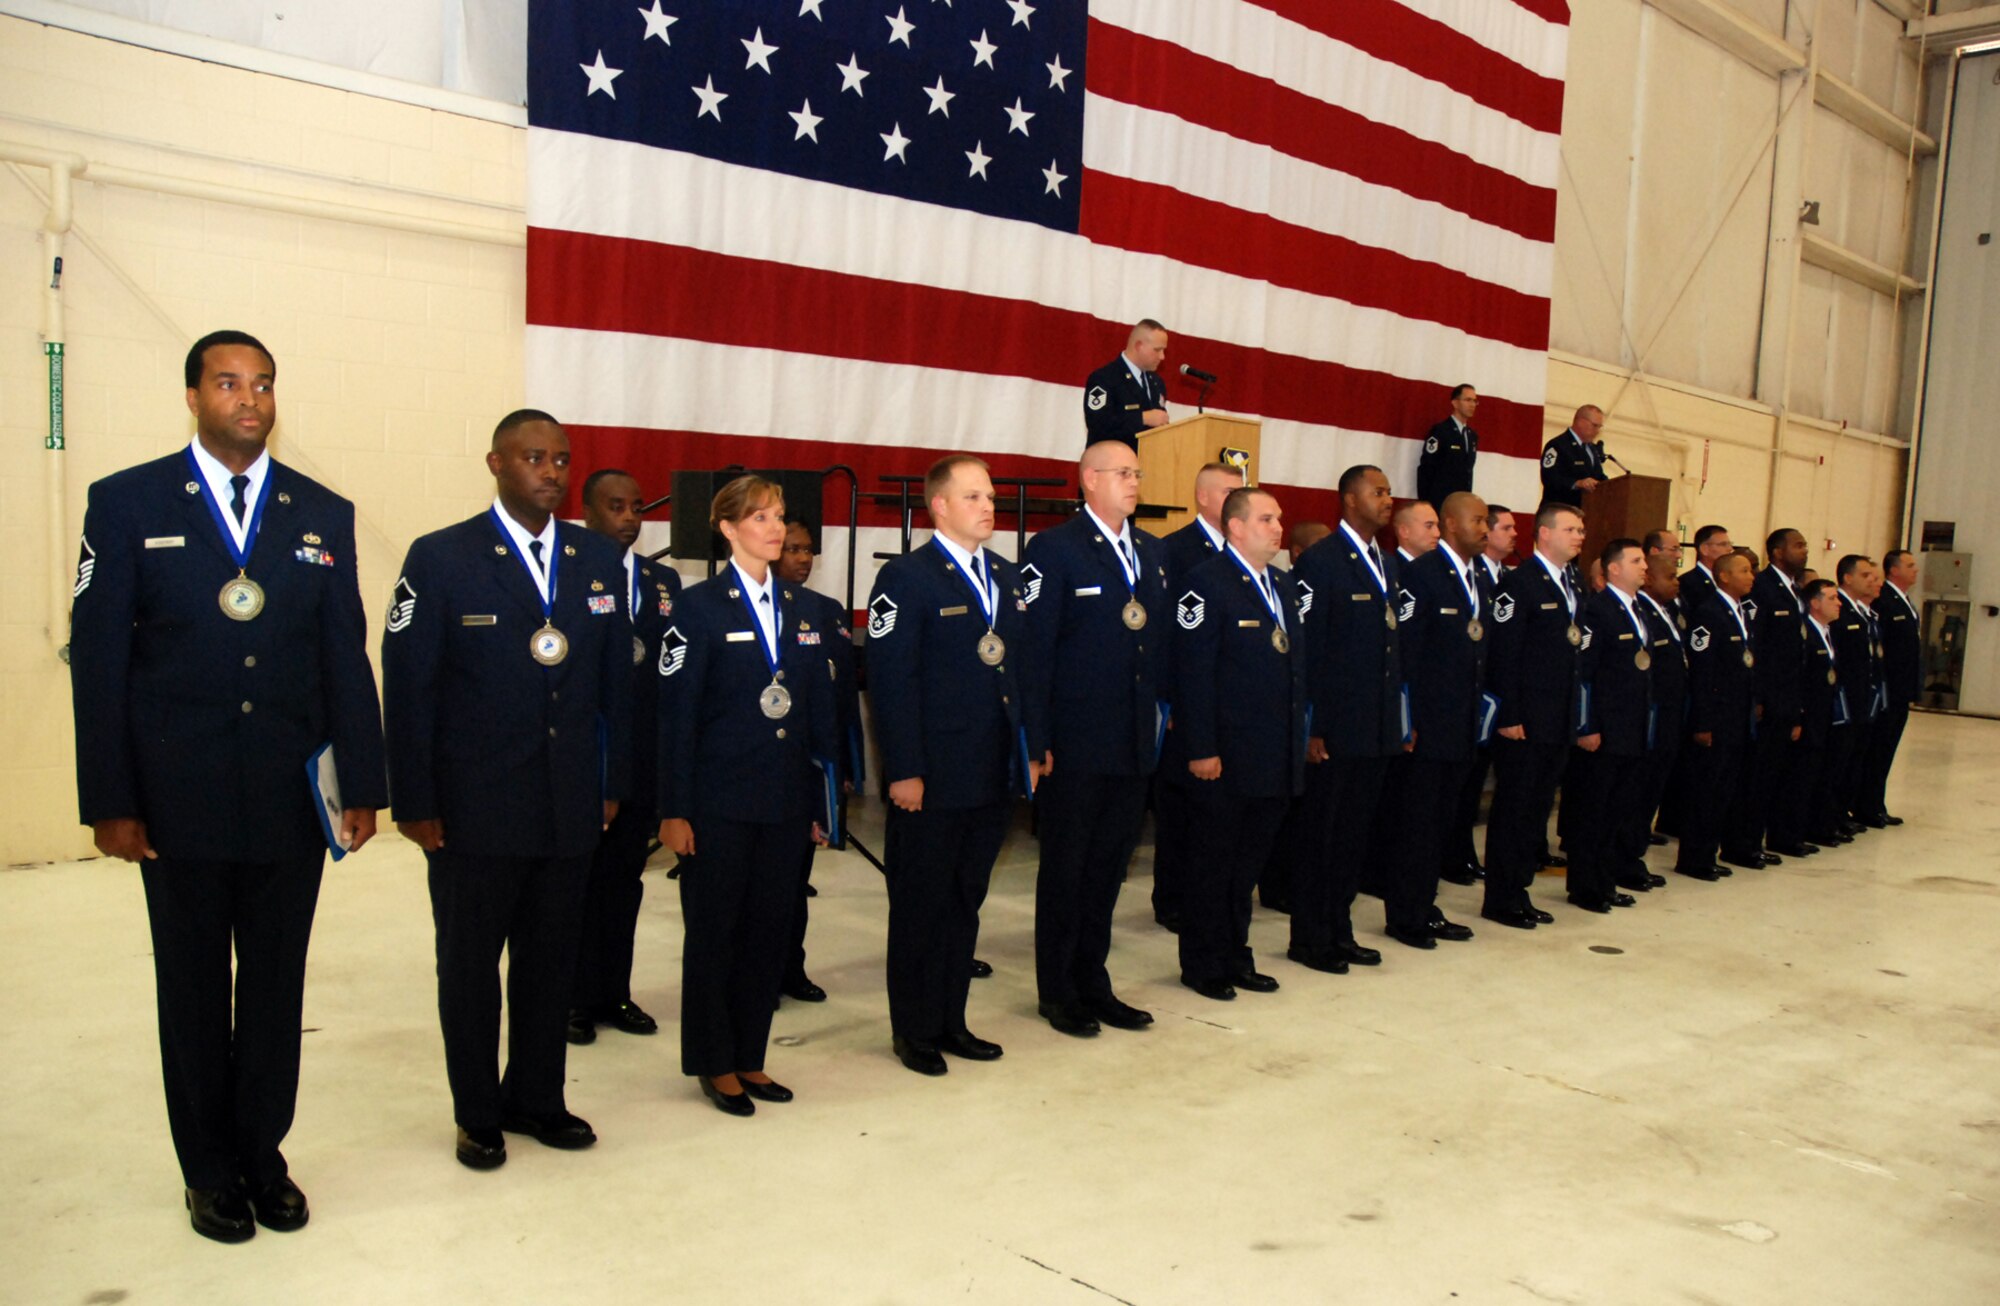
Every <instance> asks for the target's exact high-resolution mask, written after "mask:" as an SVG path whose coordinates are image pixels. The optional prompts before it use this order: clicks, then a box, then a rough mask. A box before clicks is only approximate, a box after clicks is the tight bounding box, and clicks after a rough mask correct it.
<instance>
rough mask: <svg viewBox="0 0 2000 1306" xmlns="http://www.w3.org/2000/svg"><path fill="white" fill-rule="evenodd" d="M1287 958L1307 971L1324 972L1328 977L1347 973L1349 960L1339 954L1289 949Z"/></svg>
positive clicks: (1286, 953) (1286, 954) (1286, 950)
mask: <svg viewBox="0 0 2000 1306" xmlns="http://www.w3.org/2000/svg"><path fill="white" fill-rule="evenodd" d="M1285 956H1286V957H1287V958H1289V959H1290V960H1292V961H1296V962H1297V963H1299V965H1301V966H1304V967H1305V968H1306V969H1307V970H1317V971H1324V972H1325V973H1326V974H1328V975H1345V974H1346V973H1347V958H1345V957H1343V956H1341V955H1340V954H1339V953H1337V952H1307V951H1306V950H1305V949H1304V948H1287V949H1285Z"/></svg>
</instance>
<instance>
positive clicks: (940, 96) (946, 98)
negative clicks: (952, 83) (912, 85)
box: [918, 73, 958, 118]
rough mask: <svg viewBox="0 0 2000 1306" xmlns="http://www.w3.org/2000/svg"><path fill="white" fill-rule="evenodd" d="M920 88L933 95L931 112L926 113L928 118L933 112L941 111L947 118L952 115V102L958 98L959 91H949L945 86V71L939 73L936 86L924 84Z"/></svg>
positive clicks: (926, 93)
mask: <svg viewBox="0 0 2000 1306" xmlns="http://www.w3.org/2000/svg"><path fill="white" fill-rule="evenodd" d="M918 89H919V90H921V91H922V92H923V93H924V94H925V95H928V96H930V97H931V107H930V113H927V114H925V115H924V116H925V117H927V118H928V117H929V116H930V114H931V113H941V114H943V115H944V116H945V117H947V118H949V117H951V102H952V101H953V100H955V99H957V98H958V92H956V91H947V90H946V89H945V88H944V74H943V73H939V74H938V79H937V85H936V86H923V87H919V88H918Z"/></svg>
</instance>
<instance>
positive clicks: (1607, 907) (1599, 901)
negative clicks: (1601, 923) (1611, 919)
mask: <svg viewBox="0 0 2000 1306" xmlns="http://www.w3.org/2000/svg"><path fill="white" fill-rule="evenodd" d="M1569 905H1570V906H1572V907H1581V908H1583V909H1584V910H1585V911H1594V912H1597V913H1598V914H1600V915H1604V914H1608V913H1609V912H1610V911H1611V904H1610V903H1609V902H1607V901H1606V900H1605V899H1603V898H1600V897H1598V896H1597V895H1596V894H1593V893H1572V894H1570V895H1569Z"/></svg>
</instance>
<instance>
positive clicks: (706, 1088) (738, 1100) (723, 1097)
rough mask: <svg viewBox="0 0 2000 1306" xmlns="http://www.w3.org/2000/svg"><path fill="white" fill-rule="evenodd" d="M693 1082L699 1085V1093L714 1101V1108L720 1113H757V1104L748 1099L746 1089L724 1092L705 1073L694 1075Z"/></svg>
mask: <svg viewBox="0 0 2000 1306" xmlns="http://www.w3.org/2000/svg"><path fill="white" fill-rule="evenodd" d="M695 1082H696V1083H697V1084H700V1085H701V1095H702V1096H703V1097H705V1098H707V1099H708V1100H709V1101H711V1102H713V1103H715V1109H716V1110H717V1111H720V1112H722V1114H724V1115H726V1116H754V1115H756V1114H757V1104H756V1103H755V1102H752V1101H751V1100H750V1094H749V1093H748V1092H747V1091H746V1092H742V1093H725V1092H723V1091H722V1090H721V1089H719V1088H717V1087H716V1086H715V1081H714V1080H712V1079H710V1078H709V1077H708V1076H707V1075H696V1076H695ZM736 1082H737V1083H739V1084H741V1083H742V1082H743V1081H742V1080H740V1079H739V1080H737V1081H736Z"/></svg>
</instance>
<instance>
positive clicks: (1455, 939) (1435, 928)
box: [1430, 912, 1472, 943]
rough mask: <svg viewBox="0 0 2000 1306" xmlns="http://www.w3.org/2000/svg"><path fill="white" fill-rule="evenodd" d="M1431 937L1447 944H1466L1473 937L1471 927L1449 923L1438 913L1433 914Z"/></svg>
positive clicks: (1455, 922) (1453, 922)
mask: <svg viewBox="0 0 2000 1306" xmlns="http://www.w3.org/2000/svg"><path fill="white" fill-rule="evenodd" d="M1430 930H1431V937H1432V938H1434V939H1439V940H1442V941H1443V942H1445V943H1464V942H1465V941H1466V940H1467V939H1470V938H1471V937H1472V930H1471V927H1469V926H1465V925H1460V924H1459V923H1458V922H1457V921H1448V920H1446V919H1445V918H1444V917H1443V916H1442V915H1441V914H1439V913H1437V912H1432V913H1431V923H1430Z"/></svg>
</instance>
